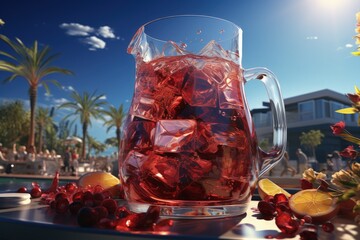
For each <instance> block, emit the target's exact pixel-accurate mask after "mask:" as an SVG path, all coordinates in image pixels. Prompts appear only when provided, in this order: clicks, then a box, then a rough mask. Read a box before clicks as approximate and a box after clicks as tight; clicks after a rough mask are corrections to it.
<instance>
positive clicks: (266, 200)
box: [264, 195, 274, 203]
mask: <svg viewBox="0 0 360 240" xmlns="http://www.w3.org/2000/svg"><path fill="white" fill-rule="evenodd" d="M264 201H265V202H269V203H274V196H271V195H266V196H265V198H264Z"/></svg>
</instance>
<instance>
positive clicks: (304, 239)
mask: <svg viewBox="0 0 360 240" xmlns="http://www.w3.org/2000/svg"><path fill="white" fill-rule="evenodd" d="M299 235H300V239H301V240H317V239H318V237H317V232H316V228H305V229H303V230H302V231H301V232H300V234H299Z"/></svg>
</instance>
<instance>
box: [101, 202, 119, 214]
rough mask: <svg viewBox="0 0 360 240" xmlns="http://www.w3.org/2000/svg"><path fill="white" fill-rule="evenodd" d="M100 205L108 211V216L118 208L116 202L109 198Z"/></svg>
mask: <svg viewBox="0 0 360 240" xmlns="http://www.w3.org/2000/svg"><path fill="white" fill-rule="evenodd" d="M101 205H102V206H104V207H105V208H106V209H107V210H108V212H109V214H114V213H115V211H116V209H117V208H118V205H117V202H116V201H115V200H114V199H111V198H109V199H105V200H104V201H103V202H102V204H101Z"/></svg>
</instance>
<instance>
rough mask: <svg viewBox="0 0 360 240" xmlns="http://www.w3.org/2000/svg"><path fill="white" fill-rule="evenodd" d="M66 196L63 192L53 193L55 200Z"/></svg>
mask: <svg viewBox="0 0 360 240" xmlns="http://www.w3.org/2000/svg"><path fill="white" fill-rule="evenodd" d="M66 198H67V195H66V194H65V193H63V192H59V193H57V194H56V195H55V201H58V200H60V199H66Z"/></svg>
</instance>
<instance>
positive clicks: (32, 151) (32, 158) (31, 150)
mask: <svg viewBox="0 0 360 240" xmlns="http://www.w3.org/2000/svg"><path fill="white" fill-rule="evenodd" d="M26 160H27V161H31V162H35V160H36V149H35V146H33V145H31V146H30V147H29V152H28V154H27V156H26Z"/></svg>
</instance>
